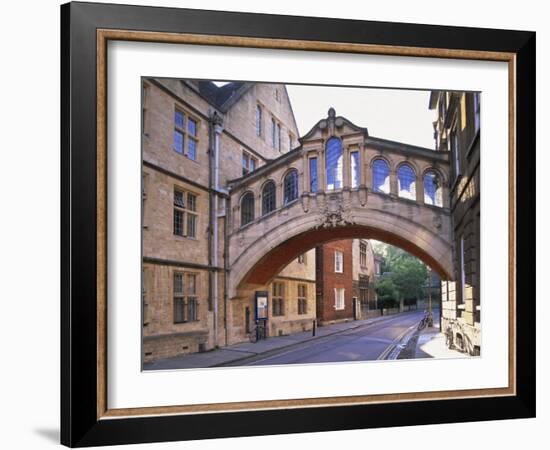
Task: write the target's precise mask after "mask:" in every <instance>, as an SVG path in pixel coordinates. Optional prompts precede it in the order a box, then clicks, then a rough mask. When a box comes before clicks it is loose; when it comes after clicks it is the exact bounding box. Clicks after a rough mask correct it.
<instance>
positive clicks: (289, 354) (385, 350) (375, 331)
mask: <svg viewBox="0 0 550 450" xmlns="http://www.w3.org/2000/svg"><path fill="white" fill-rule="evenodd" d="M423 314H424V313H423V311H421V310H420V311H414V312H411V313H406V314H399V315H396V316H388V317H387V318H385V319H382V320H380V321H377V322H375V323H371V324H369V325H364V326H361V327H359V328H355V329H351V330H347V331H343V332H340V333H337V334H333V335H330V336H325V337H322V338H319V339H315V340H312V341H308V342H304V343H301V344H297V345H293V346H292V348H285V349H281V350H280V351H279V352H275V353H273V352H272V353H270V355H269V356H265V355H257V356H253V357H250V358H248V359H246V360H240V361H238V362H237V363H235V364H228V365H238V366H253V365H254V366H263V365H278V364H304V363H323V362H342V361H371V360H376V359H384V357H385V356H386V355H387V354H389V353H390V350H392V349H393V347H394V346H395V344H397V343H398V342H399V341H400V340H401V339H402V337H403V336H404V335H407V332H408V331H410V330H411V327H415V326H416V325H417V324H418V322H419V321H420V320H421V319H422V316H423Z"/></svg>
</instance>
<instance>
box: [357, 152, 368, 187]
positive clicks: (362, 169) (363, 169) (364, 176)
mask: <svg viewBox="0 0 550 450" xmlns="http://www.w3.org/2000/svg"><path fill="white" fill-rule="evenodd" d="M369 172H370V170H369V166H368V163H367V152H366V150H365V146H364V145H362V144H361V146H360V147H359V186H370V184H367V183H368V181H367V180H368V176H369Z"/></svg>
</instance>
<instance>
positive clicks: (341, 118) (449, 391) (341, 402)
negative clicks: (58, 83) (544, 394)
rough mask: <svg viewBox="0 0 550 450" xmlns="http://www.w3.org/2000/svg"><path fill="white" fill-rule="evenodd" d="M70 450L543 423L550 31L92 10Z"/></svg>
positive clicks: (66, 388)
mask: <svg viewBox="0 0 550 450" xmlns="http://www.w3.org/2000/svg"><path fill="white" fill-rule="evenodd" d="M61 19H62V20H61V24H62V30H61V34H62V42H61V54H62V98H61V106H62V108H61V111H62V158H61V166H62V167H61V169H62V170H61V172H62V248H61V253H62V299H61V300H62V317H61V319H62V320H61V324H62V327H61V334H62V345H61V350H62V379H61V385H62V398H61V406H62V414H61V416H62V424H61V425H62V426H61V428H62V433H61V440H62V443H63V444H65V445H68V446H75V447H76V446H91V445H108V444H124V443H139V442H158V441H174V440H189V439H204V438H215V437H229V436H246V435H265V434H277V433H296V432H313V431H325V430H343V429H353V428H370V427H388V426H401V425H416V424H429V423H445V422H464V421H479V420H492V419H509V418H520V417H523V418H526V417H534V414H535V353H534V351H533V349H534V346H535V338H534V336H535V321H534V318H535V304H534V302H533V299H534V298H535V294H534V286H535V283H534V278H535V272H534V270H533V269H534V264H535V261H534V253H533V252H532V250H531V249H532V248H534V245H535V242H534V239H535V238H534V236H535V234H534V223H535V222H534V215H535V190H534V175H533V174H534V164H535V152H534V147H535V125H534V123H535V121H534V118H535V84H534V80H535V71H534V68H535V33H532V32H527V31H508V30H489V29H475V28H457V27H446V26H428V25H413V24H400V23H382V22H368V21H350V20H340V19H328V18H326V19H325V18H309V17H291V16H272V15H259V14H248V13H229V12H214V11H201V10H189V9H171V8H154V7H137V6H126V5H108V4H93V3H69V4H66V5H63V6H62V8H61Z"/></svg>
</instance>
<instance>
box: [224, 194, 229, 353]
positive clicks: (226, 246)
mask: <svg viewBox="0 0 550 450" xmlns="http://www.w3.org/2000/svg"><path fill="white" fill-rule="evenodd" d="M223 209H224V212H225V217H224V220H223V330H224V334H225V345H226V346H227V345H228V336H227V262H228V260H229V239H228V236H227V214H228V211H229V199H224V208H223Z"/></svg>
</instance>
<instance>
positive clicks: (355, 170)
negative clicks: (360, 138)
mask: <svg viewBox="0 0 550 450" xmlns="http://www.w3.org/2000/svg"><path fill="white" fill-rule="evenodd" d="M350 169H351V170H350V175H351V187H352V188H356V187H358V186H359V152H351V153H350Z"/></svg>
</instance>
